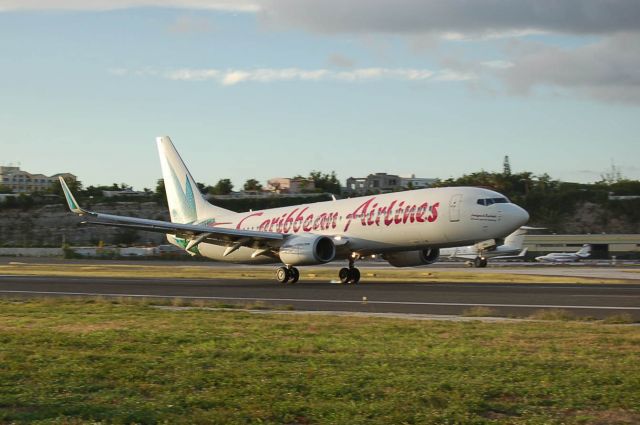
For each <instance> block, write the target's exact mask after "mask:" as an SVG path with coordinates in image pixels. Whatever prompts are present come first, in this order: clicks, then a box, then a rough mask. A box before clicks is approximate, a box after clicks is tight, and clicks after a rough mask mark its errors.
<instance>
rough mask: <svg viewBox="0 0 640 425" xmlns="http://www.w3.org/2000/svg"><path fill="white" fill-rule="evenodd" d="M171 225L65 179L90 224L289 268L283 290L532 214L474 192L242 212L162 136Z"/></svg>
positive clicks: (413, 258) (406, 263)
mask: <svg viewBox="0 0 640 425" xmlns="http://www.w3.org/2000/svg"><path fill="white" fill-rule="evenodd" d="M156 142H157V147H158V152H159V155H160V164H161V168H162V176H163V178H164V184H165V189H166V194H167V201H168V206H169V213H170V217H171V221H170V222H169V221H160V220H149V219H143V218H136V217H125V216H117V215H112V214H103V213H99V212H93V211H87V210H85V209H83V208H82V207H81V206H80V205H79V204H78V202H77V201H76V200H75V198H74V196H73V194H72V193H71V191H70V190H69V188H68V186H67V184H66V183H65V181H64V179H63V178H60V183H61V185H62V189H63V191H64V195H65V198H66V200H67V203H68V205H69V209H70V210H71V211H72V212H73V213H75V214H78V215H80V216H86V217H87V218H88V219H89V220H87V221H83V222H82V223H83V224H94V225H105V226H116V227H124V228H130V229H136V230H144V231H151V232H160V233H165V234H166V236H167V240H168V241H169V242H170V243H172V244H173V245H176V246H178V247H181V248H183V249H184V250H185V251H187V252H188V253H189V254H191V255H200V256H203V257H206V258H209V259H212V260H216V261H224V262H232V263H242V264H269V263H275V264H282V265H281V266H280V267H278V268H277V269H276V273H275V275H276V280H277V281H278V282H280V283H296V282H297V281H298V279H299V278H300V272H299V271H298V269H297V266H307V265H318V264H324V263H328V262H331V261H335V260H342V261H345V260H346V261H347V264H348V267H343V268H341V269H340V271H339V273H338V277H339V280H340V282H341V283H354V284H355V283H358V282H359V280H360V272H359V270H358V269H357V268H356V267H355V261H357V260H359V259H361V258H363V257H365V256H370V255H380V256H382V257H383V258H384V259H386V260H387V261H388V262H389V263H390V264H391V265H393V266H396V267H413V266H420V265H428V264H432V263H434V262H435V261H436V260H437V259H438V256H439V252H440V251H439V250H440V248H445V247H453V246H461V245H466V244H473V243H476V242H478V241H484V240H487V239H492V238H500V237H503V236H504V235H507V234H509V233H511V232H512V231H514V230H515V229H517V228H519V227H520V226H522V225H524V224H525V223H526V222H527V221H528V220H529V214H528V213H527V212H526V211H525V210H524V209H522V208H520V207H519V206H517V205H515V204H512V203H511V202H510V201H509V200H508V199H507V198H506V197H505V196H504V195H501V194H500V193H497V192H494V191H491V190H488V189H481V188H475V187H448V188H431V189H418V190H411V191H405V192H396V193H387V194H380V195H371V196H364V197H358V198H349V199H341V200H336V199H333V200H331V201H325V202H317V203H313V204H303V205H294V206H289V207H282V208H273V209H266V210H260V211H249V212H241V213H237V212H234V211H230V210H226V209H224V208H220V207H217V206H215V205H213V204H211V203H209V202H208V201H207V200H206V199H205V198H204V196H203V195H202V194H201V193H200V191H199V190H198V188H197V186H196V181H195V180H194V179H193V177H192V176H191V173H189V171H188V170H187V167H186V165H185V164H184V162H183V161H182V159H181V158H180V155H179V154H178V152H177V151H176V149H175V147H174V145H173V143H172V142H171V140H170V139H169V137H166V136H164V137H158V138H156Z"/></svg>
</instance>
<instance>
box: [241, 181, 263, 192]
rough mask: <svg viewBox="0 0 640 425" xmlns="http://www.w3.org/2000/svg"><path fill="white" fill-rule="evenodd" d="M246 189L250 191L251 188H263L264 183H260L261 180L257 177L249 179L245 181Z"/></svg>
mask: <svg viewBox="0 0 640 425" xmlns="http://www.w3.org/2000/svg"><path fill="white" fill-rule="evenodd" d="M244 190H245V191H249V190H262V185H261V184H260V182H259V181H258V180H256V179H249V180H247V181H246V182H245V184H244Z"/></svg>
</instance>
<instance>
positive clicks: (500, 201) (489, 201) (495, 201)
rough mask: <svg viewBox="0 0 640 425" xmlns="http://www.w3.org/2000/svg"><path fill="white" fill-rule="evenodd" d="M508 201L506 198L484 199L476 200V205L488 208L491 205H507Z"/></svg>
mask: <svg viewBox="0 0 640 425" xmlns="http://www.w3.org/2000/svg"><path fill="white" fill-rule="evenodd" d="M508 203H509V200H508V199H507V198H484V199H478V205H484V206H486V207H488V206H489V205H493V204H508Z"/></svg>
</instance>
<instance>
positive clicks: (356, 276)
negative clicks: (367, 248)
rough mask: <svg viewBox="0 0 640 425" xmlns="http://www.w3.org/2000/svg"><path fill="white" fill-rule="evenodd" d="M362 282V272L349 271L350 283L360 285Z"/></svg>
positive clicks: (356, 270)
mask: <svg viewBox="0 0 640 425" xmlns="http://www.w3.org/2000/svg"><path fill="white" fill-rule="evenodd" d="M358 282H360V270H358V269H351V270H349V283H354V284H355V283H358Z"/></svg>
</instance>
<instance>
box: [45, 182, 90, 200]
mask: <svg viewBox="0 0 640 425" xmlns="http://www.w3.org/2000/svg"><path fill="white" fill-rule="evenodd" d="M65 183H67V186H69V189H70V190H71V192H73V193H77V192H80V191H81V190H82V182H81V181H80V180H65ZM49 192H50V193H52V194H54V195H58V196H61V197H62V198H64V192H63V191H62V185H61V184H60V181H59V180H56V181H55V182H54V183H53V185H51V188H50V189H49Z"/></svg>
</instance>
